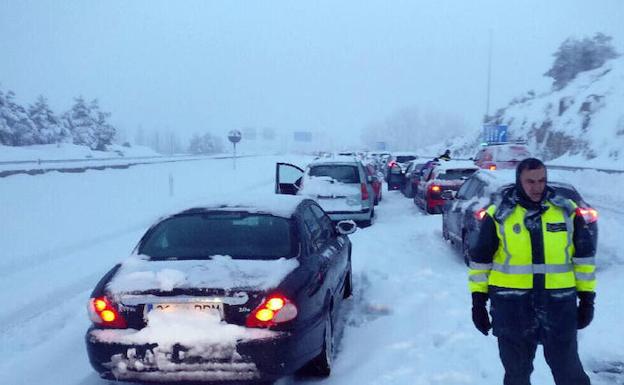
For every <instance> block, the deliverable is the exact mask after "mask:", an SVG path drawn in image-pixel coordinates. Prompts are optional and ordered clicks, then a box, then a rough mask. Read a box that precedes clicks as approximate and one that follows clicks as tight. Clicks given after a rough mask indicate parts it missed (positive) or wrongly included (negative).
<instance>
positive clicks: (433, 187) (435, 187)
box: [429, 184, 441, 192]
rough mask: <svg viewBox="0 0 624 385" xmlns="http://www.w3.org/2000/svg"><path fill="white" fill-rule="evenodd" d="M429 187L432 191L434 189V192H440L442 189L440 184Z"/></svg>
mask: <svg viewBox="0 0 624 385" xmlns="http://www.w3.org/2000/svg"><path fill="white" fill-rule="evenodd" d="M429 189H430V190H431V191H433V192H440V190H441V188H440V186H438V185H436V184H434V185H432V186H431V187H430V188H429Z"/></svg>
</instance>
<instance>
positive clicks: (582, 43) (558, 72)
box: [544, 33, 619, 90]
mask: <svg viewBox="0 0 624 385" xmlns="http://www.w3.org/2000/svg"><path fill="white" fill-rule="evenodd" d="M611 40H612V38H611V36H606V35H604V34H602V33H597V34H596V35H594V37H592V38H587V37H586V38H584V39H581V40H578V39H574V38H568V39H566V40H565V41H564V42H563V43H561V45H560V46H559V49H558V50H557V52H555V53H554V54H553V56H554V57H555V61H554V63H553V65H552V67H551V68H550V69H549V70H548V71H547V72H546V73H545V74H544V76H548V77H551V78H553V80H554V81H553V87H554V88H555V89H557V90H559V89H561V88H563V87H565V86H566V85H567V84H568V83H569V82H570V80H572V79H574V78H575V77H576V75H577V74H578V73H580V72H583V71H589V70H593V69H595V68H598V67H600V66H602V65H603V64H604V63H605V62H606V61H607V60H609V59H614V58H616V57H618V56H619V55H618V53H617V52H616V51H615V49H614V48H613V46H612V45H611Z"/></svg>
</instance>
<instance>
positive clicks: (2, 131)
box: [0, 90, 13, 145]
mask: <svg viewBox="0 0 624 385" xmlns="http://www.w3.org/2000/svg"><path fill="white" fill-rule="evenodd" d="M9 114H10V112H9V107H8V105H7V101H6V99H5V97H4V93H3V92H2V90H0V144H4V145H13V128H12V127H11V126H10V125H9V118H8V116H9Z"/></svg>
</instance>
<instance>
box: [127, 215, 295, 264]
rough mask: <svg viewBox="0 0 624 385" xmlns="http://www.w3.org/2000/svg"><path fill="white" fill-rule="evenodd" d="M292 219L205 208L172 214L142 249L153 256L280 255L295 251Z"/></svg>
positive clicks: (265, 257) (157, 226)
mask: <svg viewBox="0 0 624 385" xmlns="http://www.w3.org/2000/svg"><path fill="white" fill-rule="evenodd" d="M291 231H292V230H291V222H290V220H288V219H285V218H280V217H275V216H272V215H265V214H249V213H239V212H212V213H211V212H204V213H194V214H184V215H177V216H174V217H171V218H168V219H166V220H164V221H162V222H161V223H159V224H158V225H156V227H154V229H153V230H151V231H150V232H149V233H148V234H147V236H146V238H144V239H143V240H142V242H141V245H140V247H139V253H140V254H144V255H147V256H149V257H151V258H152V259H169V258H175V259H208V258H209V257H211V256H213V255H229V256H231V257H232V258H241V259H277V258H281V257H288V256H292V255H293V252H292V251H293V249H294V248H293V245H292V238H293V237H292V236H291Z"/></svg>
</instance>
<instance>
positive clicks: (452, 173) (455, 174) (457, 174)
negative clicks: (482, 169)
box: [436, 168, 477, 180]
mask: <svg viewBox="0 0 624 385" xmlns="http://www.w3.org/2000/svg"><path fill="white" fill-rule="evenodd" d="M476 171H477V170H475V169H474V168H466V169H452V170H445V171H442V172H440V173H439V174H438V175H437V176H436V179H441V180H457V179H462V178H464V179H465V178H468V177H469V176H470V175H472V174H474V173H475V172H476Z"/></svg>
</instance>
